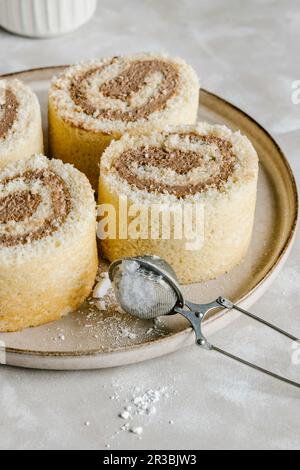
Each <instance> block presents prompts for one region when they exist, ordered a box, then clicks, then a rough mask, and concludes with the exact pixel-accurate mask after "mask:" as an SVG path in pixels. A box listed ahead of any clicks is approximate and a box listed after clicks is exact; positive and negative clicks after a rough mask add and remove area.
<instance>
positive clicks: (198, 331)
mask: <svg viewBox="0 0 300 470" xmlns="http://www.w3.org/2000/svg"><path fill="white" fill-rule="evenodd" d="M109 277H110V280H111V281H112V283H113V286H114V290H115V294H116V298H117V300H118V302H119V303H120V305H121V307H122V308H123V310H124V311H125V312H127V313H128V314H130V315H133V316H135V317H138V318H141V319H154V318H157V317H160V316H164V315H173V314H176V313H179V314H180V315H182V316H184V317H185V318H186V319H187V320H188V321H189V322H190V324H191V325H192V327H193V329H194V331H195V335H196V343H197V344H198V345H199V346H201V347H202V348H205V349H208V350H210V351H216V352H219V353H221V354H223V355H224V356H226V357H228V358H230V359H233V360H235V361H238V362H240V363H242V364H244V365H246V366H248V367H251V368H253V369H255V370H257V371H259V372H262V373H264V374H267V375H269V376H271V377H273V378H275V379H278V380H281V381H283V382H285V383H288V384H289V385H293V386H295V387H298V388H300V384H299V383H297V382H294V381H292V380H289V379H287V378H285V377H282V376H280V375H278V374H275V373H274V372H271V371H269V370H267V369H264V368H262V367H259V366H258V365H256V364H253V363H251V362H248V361H246V360H244V359H242V358H241V357H238V356H235V355H233V354H231V353H230V352H228V351H225V350H223V349H221V348H219V347H217V346H214V345H212V344H210V343H209V342H208V341H207V339H206V338H205V337H204V335H203V333H202V323H203V321H204V320H205V317H206V316H207V313H208V312H210V311H211V310H213V309H220V308H223V309H234V310H238V311H239V312H241V313H243V314H244V315H247V316H248V317H250V318H252V319H253V320H256V321H258V322H260V323H262V324H264V325H265V326H268V327H269V328H272V329H273V330H275V331H276V332H278V333H280V334H282V335H284V336H286V337H287V338H289V339H291V340H292V341H298V339H297V338H296V337H295V336H293V335H291V334H289V333H287V332H286V331H284V330H282V329H280V328H278V327H277V326H275V325H273V324H271V323H269V322H267V321H265V320H263V319H262V318H260V317H257V316H256V315H253V314H252V313H250V312H248V311H246V310H244V309H242V308H240V307H239V306H237V305H235V304H233V303H232V302H231V301H230V300H227V299H225V298H223V297H218V298H217V299H216V300H215V301H213V302H211V303H208V304H195V303H192V302H189V301H186V300H185V299H184V297H183V294H182V291H181V288H180V286H179V283H178V279H177V276H176V273H175V272H174V270H173V269H172V267H171V266H170V265H169V264H168V263H167V262H166V261H165V260H163V259H161V258H159V257H157V256H137V257H132V258H123V259H121V260H118V261H115V262H114V263H112V264H111V266H110V268H109Z"/></svg>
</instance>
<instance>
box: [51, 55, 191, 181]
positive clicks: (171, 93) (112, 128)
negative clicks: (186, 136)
mask: <svg viewBox="0 0 300 470" xmlns="http://www.w3.org/2000/svg"><path fill="white" fill-rule="evenodd" d="M198 103H199V81H198V78H197V75H196V73H195V72H194V70H193V69H192V68H191V67H190V66H189V65H187V64H186V63H185V62H184V61H183V60H180V59H171V58H168V57H166V56H162V55H151V54H139V55H134V56H127V57H112V58H106V59H100V60H91V61H88V62H84V63H81V64H78V65H75V66H73V67H71V68H68V69H66V70H65V71H64V72H63V73H62V74H61V75H60V76H59V77H57V78H54V80H53V82H52V86H51V89H50V93H49V142H50V148H51V154H52V156H54V157H57V158H60V159H62V160H63V161H64V162H68V163H73V164H74V165H75V166H76V167H77V168H78V169H79V170H81V171H82V172H84V173H85V174H86V175H87V176H88V178H89V180H90V182H91V183H92V185H93V187H94V188H95V189H97V187H98V177H99V161H100V156H101V154H102V152H103V151H104V149H105V148H106V147H107V146H108V145H109V143H110V142H111V141H112V140H113V139H118V138H120V137H121V135H122V134H123V133H124V132H127V131H132V132H139V133H140V132H145V131H146V129H151V130H153V128H157V129H159V130H160V129H163V128H164V127H165V126H166V125H167V124H174V125H175V124H192V123H195V121H196V117H197V109H198Z"/></svg>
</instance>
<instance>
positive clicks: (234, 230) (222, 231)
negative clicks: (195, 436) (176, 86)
mask: <svg viewBox="0 0 300 470" xmlns="http://www.w3.org/2000/svg"><path fill="white" fill-rule="evenodd" d="M257 176H258V157H257V153H256V151H255V149H254V148H253V146H252V144H251V143H250V141H249V140H248V139H247V138H246V137H245V136H242V135H241V134H240V132H231V131H230V130H229V129H228V128H226V127H225V126H213V125H209V124H206V123H199V124H197V125H195V126H180V127H176V128H170V129H168V130H167V131H166V132H164V133H153V134H152V135H150V136H129V135H125V136H124V137H123V138H122V139H121V140H119V141H116V142H113V143H112V144H111V145H110V146H109V147H108V149H107V150H106V151H105V153H104V155H103V157H102V162H101V172H100V184H99V201H100V204H105V206H101V207H105V208H106V210H108V209H107V208H109V207H110V206H107V204H109V205H111V206H112V207H114V209H115V211H116V220H117V229H116V231H115V233H114V229H113V227H112V224H110V229H109V230H108V229H107V227H106V228H105V227H104V226H105V225H106V222H107V221H106V219H105V218H103V219H101V220H102V222H104V221H105V224H104V225H103V227H102V225H101V223H102V222H100V228H99V236H100V237H101V238H102V249H103V253H104V256H105V257H106V258H108V259H109V260H110V261H114V260H116V259H118V258H122V257H126V256H136V255H143V254H148V255H157V256H160V257H162V258H164V259H166V261H168V262H169V263H170V264H171V265H172V267H173V268H174V269H175V271H176V273H177V275H178V277H179V279H180V281H181V282H182V283H191V282H199V281H205V280H208V279H213V278H216V277H217V276H219V275H221V274H224V273H226V272H227V271H229V270H231V269H232V268H233V267H234V266H236V265H237V264H239V263H240V261H241V260H242V258H243V257H244V256H245V254H246V252H247V249H248V246H249V243H250V239H251V233H252V228H253V222H254V213H255V203H256V190H257ZM120 196H121V198H120ZM139 206H140V207H141V210H140V211H139V210H138V207H139ZM157 208H161V210H162V217H163V216H164V217H166V215H168V213H169V215H170V217H169V220H170V222H169V224H170V231H169V232H163V231H162V229H161V228H160V227H161V225H159V224H162V222H161V221H159V219H158V218H157V217H156V218H155V217H154V216H153V214H155V213H156V212H155V210H157ZM188 208H189V209H188ZM174 209H176V210H177V212H174ZM178 209H180V211H181V212H180V211H179V212H178ZM185 211H186V212H185ZM189 211H190V212H189ZM138 212H139V214H137V213H138ZM125 213H126V214H127V216H126V215H125V221H124V214H125ZM140 213H142V214H143V217H144V218H142V219H140V220H138V221H137V219H138V217H139V216H140ZM145 214H148V215H147V219H145ZM174 214H176V217H175V216H174ZM180 214H181V215H182V218H180ZM102 215H104V214H101V216H102ZM171 215H172V216H171ZM178 217H179V218H178ZM164 220H166V219H164ZM167 220H168V219H167ZM183 221H184V223H183ZM181 224H182V231H181V232H180V230H179V228H180V226H181ZM188 224H190V226H188ZM157 225H158V227H157ZM101 227H102V228H101ZM166 233H167V236H166ZM169 235H170V236H169Z"/></svg>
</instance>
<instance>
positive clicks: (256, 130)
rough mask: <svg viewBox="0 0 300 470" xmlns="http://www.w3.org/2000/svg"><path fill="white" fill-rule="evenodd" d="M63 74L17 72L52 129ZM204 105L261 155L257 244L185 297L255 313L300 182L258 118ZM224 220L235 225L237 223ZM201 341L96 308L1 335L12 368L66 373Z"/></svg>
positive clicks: (218, 104)
mask: <svg viewBox="0 0 300 470" xmlns="http://www.w3.org/2000/svg"><path fill="white" fill-rule="evenodd" d="M60 70H61V67H52V68H46V69H36V70H31V71H25V72H21V73H18V74H12V75H9V77H17V78H19V79H21V80H24V81H25V82H26V83H28V84H29V85H30V86H31V87H32V88H33V90H34V91H35V92H36V93H37V94H38V97H39V99H40V102H41V106H42V111H43V120H44V128H45V130H46V128H47V90H48V88H49V83H50V79H51V77H52V76H53V75H54V74H56V73H58V72H59V71H60ZM200 104H201V107H200V112H199V118H200V119H204V120H207V121H209V122H212V123H219V124H226V125H228V126H229V127H231V128H233V129H241V131H242V132H243V133H245V134H246V135H247V136H248V137H249V138H250V139H251V140H252V142H253V144H254V146H255V148H256V150H257V151H258V154H259V158H260V176H259V184H258V204H257V212H256V220H255V228H254V235H253V239H252V244H251V247H250V250H249V253H248V255H247V258H246V259H245V260H244V261H243V263H242V264H241V265H240V266H238V267H237V268H235V269H234V270H233V271H231V272H230V273H229V274H227V275H225V276H222V277H220V278H219V279H217V280H215V281H210V282H207V283H203V284H196V285H190V286H186V287H185V288H184V293H185V295H186V297H187V298H189V299H190V300H192V301H194V302H206V301H210V300H213V299H215V298H216V297H217V296H218V295H223V296H226V297H228V298H230V299H232V300H233V301H235V302H237V303H239V304H240V305H241V306H242V307H244V308H249V307H250V306H251V305H252V304H253V303H254V302H255V301H256V300H257V299H258V298H259V297H260V296H261V295H262V294H263V293H264V292H265V290H266V289H267V288H268V286H269V285H270V283H271V282H272V281H273V280H274V278H275V276H276V275H277V274H278V272H279V271H280V269H281V268H282V266H283V264H284V262H285V260H286V258H287V256H288V253H289V251H290V248H291V245H292V242H293V239H294V235H295V229H296V223H297V215H298V200H297V189H296V184H295V181H294V177H293V174H292V172H291V169H290V167H289V164H288V162H287V160H286V158H285V157H284V155H283V153H282V151H281V150H280V148H279V147H278V145H277V144H276V142H275V141H274V140H273V139H272V137H271V136H270V135H269V134H268V133H267V132H266V131H265V130H264V129H263V128H262V127H261V126H260V125H259V124H257V123H256V122H255V121H254V120H253V119H252V118H250V117H249V116H247V115H246V114H245V113H244V112H243V111H241V110H239V109H238V108H236V107H235V106H233V105H231V104H230V103H228V102H226V101H225V100H223V99H222V98H220V97H218V96H215V95H213V94H212V93H209V92H208V91H205V90H202V91H201V96H200ZM220 223H228V224H230V220H228V221H220ZM103 268H105V267H103ZM90 310H91V311H90ZM235 317H236V313H233V312H228V313H227V314H226V315H225V314H224V312H216V313H215V314H214V315H213V316H211V317H210V318H209V319H208V320H207V322H206V326H205V330H206V331H205V333H206V334H209V333H211V332H213V331H215V330H216V329H219V328H222V326H223V325H224V324H225V322H228V321H231V320H233V319H234V318H235ZM193 341H194V334H193V332H192V330H191V328H190V327H189V326H188V324H187V323H186V321H185V320H184V319H182V318H181V317H179V318H178V316H173V317H170V318H168V319H166V320H164V321H163V322H161V323H160V324H158V325H156V326H155V327H154V328H153V324H152V322H151V321H144V322H143V321H140V320H136V319H133V318H129V317H128V316H126V315H123V314H120V313H118V312H115V311H114V310H113V311H111V312H110V313H109V314H108V313H104V314H102V313H99V312H97V310H93V307H91V306H90V305H89V304H87V305H85V306H83V307H82V308H81V309H80V311H79V312H75V313H74V314H72V315H69V316H68V317H66V318H64V319H62V320H61V321H59V322H56V323H52V324H48V325H44V326H42V327H38V328H30V329H27V330H25V331H23V332H20V333H5V334H4V333H2V334H0V342H4V344H5V346H6V362H7V364H10V365H14V366H23V367H31V368H42V369H62V370H63V369H92V368H104V367H112V366H119V365H124V364H130V363H135V362H139V361H143V360H146V359H151V358H154V357H158V356H162V355H164V354H168V353H171V352H173V351H175V350H177V349H179V348H181V347H184V346H187V345H189V344H192V343H193ZM0 344H1V343H0Z"/></svg>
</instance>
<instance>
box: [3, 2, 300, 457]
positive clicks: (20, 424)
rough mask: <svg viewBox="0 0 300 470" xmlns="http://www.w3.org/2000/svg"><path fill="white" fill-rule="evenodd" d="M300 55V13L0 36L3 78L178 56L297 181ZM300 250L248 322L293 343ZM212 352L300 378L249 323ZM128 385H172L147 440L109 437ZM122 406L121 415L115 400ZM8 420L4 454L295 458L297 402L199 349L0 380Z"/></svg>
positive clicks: (146, 7)
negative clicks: (278, 151) (260, 319)
mask: <svg viewBox="0 0 300 470" xmlns="http://www.w3.org/2000/svg"><path fill="white" fill-rule="evenodd" d="M299 41H300V5H299V2H298V0H294V1H293V0H288V1H285V2H283V1H282V0H252V1H249V2H241V1H240V0H226V2H225V1H224V0H214V1H211V0H143V1H141V0H126V1H124V0H100V1H99V7H98V11H97V14H96V16H95V18H94V19H93V20H92V21H91V22H90V23H89V24H88V25H86V26H84V27H83V28H81V29H80V30H78V31H77V32H75V33H74V34H72V35H69V36H66V37H62V38H58V39H52V40H43V41H37V40H30V39H24V38H19V37H16V36H12V35H10V34H8V33H6V32H4V31H1V30H0V73H5V72H12V71H16V70H20V69H26V68H30V67H38V66H44V65H54V64H65V63H70V62H74V61H77V60H79V59H84V58H88V57H92V56H97V55H99V56H102V55H107V54H109V55H110V54H118V53H126V52H135V51H139V50H154V51H168V52H169V53H170V54H173V55H174V54H175V55H180V56H183V57H184V58H185V59H186V60H187V61H189V62H190V63H191V64H192V65H193V66H194V67H195V68H196V70H197V71H198V73H199V75H200V77H201V81H202V84H203V85H204V86H205V87H206V88H208V89H210V90H211V91H214V92H216V93H219V94H221V95H223V96H224V97H226V98H228V99H229V100H230V101H232V102H234V103H235V104H237V105H238V106H240V107H242V108H243V109H244V110H246V111H247V112H248V113H249V114H250V115H252V116H253V117H255V118H256V119H257V120H258V121H260V122H261V123H262V124H263V125H265V126H266V127H267V129H268V130H270V131H271V132H272V133H273V135H274V136H275V137H276V138H277V140H278V141H279V143H280V144H281V145H282V147H283V149H284V150H285V152H286V154H287V156H288V158H289V161H290V163H291V165H292V167H293V169H294V171H295V174H296V177H297V179H298V180H299V179H300V159H299V144H300V133H299V132H300V104H299V105H295V104H293V103H292V101H291V84H292V82H293V81H294V80H297V79H300V70H299V60H298V58H299ZM299 248H300V237H299V236H298V237H297V240H296V243H295V246H294V248H293V252H292V255H291V257H290V259H289V261H288V263H287V265H286V267H285V268H284V270H283V271H282V273H281V274H280V276H279V278H278V279H277V281H276V282H275V284H274V285H273V286H272V287H271V289H270V290H269V291H268V293H267V294H266V295H265V296H264V297H263V298H262V299H261V300H260V301H259V302H258V303H257V304H256V306H255V307H254V308H253V310H254V311H255V312H256V313H261V314H262V315H263V316H264V317H265V318H267V319H269V320H274V321H276V322H277V323H278V324H279V325H281V326H283V327H286V328H289V329H290V330H292V331H294V332H295V333H296V334H298V335H300V321H299V306H300V291H299V284H300V266H299V261H300V254H299ZM213 339H214V340H215V341H218V342H221V340H222V344H223V345H227V346H228V347H230V346H231V343H232V344H233V345H234V346H235V347H236V346H237V345H238V344H239V345H240V346H239V350H240V352H243V353H244V354H248V357H249V356H250V358H252V359H254V360H258V359H259V357H260V356H259V348H260V347H262V357H263V358H262V362H265V364H268V366H270V367H271V366H272V367H274V368H275V367H277V368H278V369H279V370H280V371H281V372H283V373H286V374H290V376H292V377H293V378H295V379H296V378H298V380H299V378H300V365H299V366H296V365H291V358H290V357H291V354H292V349H291V347H290V345H289V343H288V342H286V341H285V340H281V339H280V338H279V339H278V337H277V336H276V335H275V336H274V334H273V333H272V332H268V331H266V330H265V329H262V327H260V326H257V325H255V324H252V323H251V322H250V320H247V319H244V318H240V319H239V320H238V321H237V322H235V323H234V324H232V325H230V326H228V327H227V328H226V329H224V330H223V331H221V332H219V333H217V334H216V335H215V337H214V338H213ZM267 358H269V359H267ZM134 385H139V386H140V387H141V388H142V389H143V390H146V389H147V388H152V389H157V388H159V387H161V386H164V385H169V387H170V388H171V392H172V391H173V392H174V391H175V392H176V393H175V394H174V393H171V396H170V397H169V398H168V399H167V398H166V399H162V400H161V401H160V402H159V403H158V404H157V413H156V414H154V415H152V416H151V417H147V418H143V417H141V418H140V419H137V420H136V423H137V424H140V423H142V425H144V434H143V436H142V439H138V438H137V436H135V435H133V434H130V433H127V432H121V433H120V434H117V435H115V436H114V437H112V436H113V435H114V433H115V432H116V431H118V429H119V428H120V426H121V425H122V424H123V421H122V420H120V418H118V412H119V411H120V410H122V400H124V399H125V400H126V399H130V397H131V394H132V393H131V388H132V387H133V386H134ZM120 386H122V387H123V388H122V390H120ZM116 393H118V394H119V395H120V400H119V401H118V400H112V399H110V397H111V396H112V395H114V394H116ZM0 408H1V418H0V448H3V449H7V448H13V449H14V448H18V449H31V448H37V449H47V448H63V449H74V448H81V449H87V448H92V449H101V448H104V447H105V445H107V444H109V445H110V446H111V449H114V448H116V449H120V448H121V449H134V448H146V449H159V448H173V449H174V448H177V449H183V448H187V449H188V448H199V449H210V448H226V449H230V448H234V449H244V448H252V449H253V448H271V449H297V448H299V447H300V435H299V419H300V395H299V392H298V391H297V390H296V389H292V388H290V387H288V386H285V385H283V384H280V383H277V382H276V381H274V380H272V379H268V378H266V377H264V376H262V375H259V374H258V373H256V372H253V371H251V370H247V369H246V368H243V367H242V366H239V365H235V364H233V363H231V362H230V361H229V360H227V359H225V358H224V359H223V358H222V357H217V356H215V355H214V353H208V352H203V351H199V350H198V349H197V348H196V347H191V348H189V349H187V350H184V351H180V352H178V353H176V354H173V355H171V356H168V357H165V358H162V359H157V360H153V361H150V362H147V363H144V364H139V365H136V366H130V367H125V368H122V369H121V368H120V369H114V370H106V371H92V372H76V373H71V372H69V373H62V372H43V371H29V370H21V369H14V368H9V367H1V370H0ZM86 421H90V425H89V426H85V424H84V423H85V422H86ZM169 421H174V424H169Z"/></svg>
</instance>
